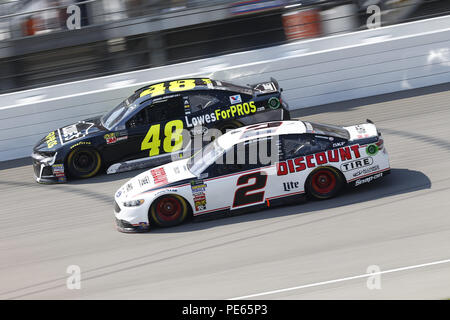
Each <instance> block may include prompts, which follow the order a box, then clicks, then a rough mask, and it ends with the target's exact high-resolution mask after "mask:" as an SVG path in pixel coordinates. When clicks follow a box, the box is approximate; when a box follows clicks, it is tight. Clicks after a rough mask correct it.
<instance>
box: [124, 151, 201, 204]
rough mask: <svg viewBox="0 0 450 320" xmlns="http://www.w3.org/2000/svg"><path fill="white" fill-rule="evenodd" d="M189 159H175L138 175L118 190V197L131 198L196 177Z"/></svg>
mask: <svg viewBox="0 0 450 320" xmlns="http://www.w3.org/2000/svg"><path fill="white" fill-rule="evenodd" d="M188 161H189V159H183V160H179V161H174V162H171V163H168V164H165V165H163V166H159V167H156V168H153V169H150V170H147V171H145V172H143V173H141V174H139V175H137V176H136V177H134V178H133V179H131V180H129V181H128V182H127V183H125V184H124V185H123V186H122V187H121V188H120V189H119V190H118V191H117V192H116V199H117V198H120V199H121V200H124V199H131V198H134V197H136V196H137V195H140V194H142V193H144V192H147V191H151V190H155V189H160V188H164V187H170V186H174V185H178V184H181V183H183V181H188V180H191V179H194V178H196V177H195V175H194V174H192V173H191V172H190V171H189V169H188V168H187V166H186V164H187V162H188Z"/></svg>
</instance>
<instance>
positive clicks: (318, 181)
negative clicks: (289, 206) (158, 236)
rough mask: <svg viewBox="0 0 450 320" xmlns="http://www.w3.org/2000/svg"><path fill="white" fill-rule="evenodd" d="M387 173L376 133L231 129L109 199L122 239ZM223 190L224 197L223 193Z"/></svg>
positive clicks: (325, 193)
mask: <svg viewBox="0 0 450 320" xmlns="http://www.w3.org/2000/svg"><path fill="white" fill-rule="evenodd" d="M389 172H390V166H389V157H388V154H387V151H386V149H385V148H384V145H383V138H382V136H381V134H380V133H379V132H378V131H377V128H376V126H375V125H374V124H373V123H371V122H370V120H368V123H365V124H361V125H356V126H350V127H338V126H332V125H324V124H318V123H310V122H302V121H277V122H267V123H261V124H254V125H250V126H246V127H241V128H238V129H235V130H231V131H229V132H227V133H226V134H224V135H222V136H220V137H219V138H218V139H215V140H214V141H213V142H211V143H210V144H208V145H207V146H206V147H205V148H203V149H202V150H201V151H199V152H197V154H195V155H194V156H192V157H191V158H189V159H182V160H179V161H174V162H172V163H169V164H166V165H164V166H159V167H156V168H153V169H151V170H148V171H146V172H144V173H142V174H139V175H138V176H136V177H135V178H133V179H131V180H130V181H128V182H127V183H125V184H124V185H123V186H122V187H121V188H120V189H119V190H118V191H117V192H116V194H115V198H114V199H115V208H114V212H115V218H116V223H117V227H118V229H119V230H120V231H123V232H140V231H146V230H149V229H150V228H151V227H153V226H162V227H168V226H173V225H177V224H180V223H182V222H184V221H185V220H187V219H188V218H190V217H197V216H206V215H213V214H230V213H231V214H232V213H239V212H241V211H245V210H249V209H255V208H256V209H261V208H266V207H270V206H275V205H280V204H282V203H286V201H287V200H295V199H297V198H298V197H299V196H300V195H302V194H305V193H306V194H307V195H308V196H309V197H311V198H316V199H328V198H331V197H333V196H335V195H336V194H337V193H338V192H339V190H340V189H341V188H342V187H343V186H345V185H346V184H352V185H355V186H358V185H361V184H363V183H368V182H372V181H375V180H378V179H379V178H381V177H383V176H384V175H386V174H388V173H389ZM224 190H226V192H224Z"/></svg>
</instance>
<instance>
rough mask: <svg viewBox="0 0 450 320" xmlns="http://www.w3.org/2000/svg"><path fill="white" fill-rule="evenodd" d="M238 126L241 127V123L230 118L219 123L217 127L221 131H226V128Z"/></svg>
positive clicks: (230, 128)
mask: <svg viewBox="0 0 450 320" xmlns="http://www.w3.org/2000/svg"><path fill="white" fill-rule="evenodd" d="M239 127H242V123H240V122H239V121H236V120H232V121H228V122H225V123H223V124H221V125H219V126H218V128H217V129H219V130H220V131H221V132H222V133H226V132H227V131H228V130H233V129H237V128H239Z"/></svg>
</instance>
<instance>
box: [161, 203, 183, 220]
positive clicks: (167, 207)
mask: <svg viewBox="0 0 450 320" xmlns="http://www.w3.org/2000/svg"><path fill="white" fill-rule="evenodd" d="M181 211H182V210H181V203H180V201H178V200H177V199H175V198H172V197H165V198H162V199H161V200H159V201H158V203H157V205H156V214H157V215H158V217H159V218H160V219H161V220H164V221H173V220H176V219H178V218H179V217H180V215H181Z"/></svg>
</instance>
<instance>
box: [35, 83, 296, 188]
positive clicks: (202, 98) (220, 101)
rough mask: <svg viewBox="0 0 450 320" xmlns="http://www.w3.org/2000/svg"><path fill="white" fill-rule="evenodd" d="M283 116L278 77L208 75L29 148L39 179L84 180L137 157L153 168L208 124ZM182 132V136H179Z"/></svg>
mask: <svg viewBox="0 0 450 320" xmlns="http://www.w3.org/2000/svg"><path fill="white" fill-rule="evenodd" d="M283 119H290V115H289V111H288V106H287V104H286V103H285V102H283V101H282V99H281V89H280V88H279V86H278V83H277V82H276V80H275V79H271V81H270V82H265V83H259V84H256V85H252V86H249V87H244V86H238V85H233V84H230V83H226V82H221V81H215V80H211V79H183V80H174V81H167V82H162V83H157V84H153V85H149V86H146V87H143V88H141V89H139V90H137V91H136V92H135V93H134V94H133V95H132V96H130V97H129V98H128V99H126V100H125V101H123V102H122V103H120V104H119V105H118V106H117V107H115V108H114V109H112V110H111V111H109V112H108V113H106V114H105V115H103V116H102V117H96V118H92V119H88V120H84V121H79V122H78V123H76V124H72V125H69V126H66V127H64V128H60V129H57V130H55V131H52V132H50V133H49V134H48V135H47V136H46V137H44V138H43V139H42V140H41V141H39V142H38V143H37V145H36V146H35V147H34V149H33V154H32V159H33V166H34V174H35V176H36V180H37V181H38V182H42V183H52V182H53V183H54V182H65V181H66V178H67V177H72V178H89V177H92V176H94V175H96V174H97V173H98V172H99V171H100V170H101V169H102V168H103V169H106V168H108V173H114V172H119V171H125V170H130V169H135V168H138V167H139V166H138V163H139V161H140V160H139V159H145V160H146V162H145V166H146V167H151V166H158V165H161V164H164V163H167V162H169V161H171V157H172V156H173V154H174V153H180V155H181V154H182V152H183V149H184V148H187V147H188V145H189V141H190V140H191V139H190V138H189V137H193V136H195V135H202V134H204V133H205V130H208V128H215V129H218V130H220V131H222V132H224V131H225V130H227V129H233V128H237V127H240V126H243V125H248V124H251V123H257V122H262V121H269V120H283ZM198 128H201V129H200V130H199V129H198ZM185 130H189V134H190V135H189V137H188V138H187V139H183V135H182V134H181V132H183V131H185ZM183 140H184V141H183ZM186 140H189V141H186ZM200 147H201V146H200ZM180 157H181V156H180Z"/></svg>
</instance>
